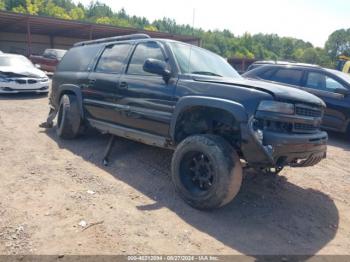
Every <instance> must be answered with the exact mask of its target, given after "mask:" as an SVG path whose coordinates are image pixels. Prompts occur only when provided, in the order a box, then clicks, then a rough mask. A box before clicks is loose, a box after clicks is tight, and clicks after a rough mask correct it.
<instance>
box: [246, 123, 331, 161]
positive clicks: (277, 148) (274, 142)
mask: <svg viewBox="0 0 350 262" xmlns="http://www.w3.org/2000/svg"><path fill="white" fill-rule="evenodd" d="M252 122H253V119H251V120H250V121H249V122H248V124H247V123H245V124H241V136H242V145H241V150H242V154H243V156H244V158H245V159H246V161H247V162H248V165H250V166H254V167H264V168H267V167H283V166H293V167H305V166H313V165H315V164H317V163H318V162H320V161H321V160H322V159H323V158H325V157H326V152H327V141H328V135H327V133H326V132H323V131H318V132H316V133H312V134H295V133H278V132H272V131H263V140H262V141H261V140H259V139H258V137H257V136H256V135H255V132H254V129H253V126H252Z"/></svg>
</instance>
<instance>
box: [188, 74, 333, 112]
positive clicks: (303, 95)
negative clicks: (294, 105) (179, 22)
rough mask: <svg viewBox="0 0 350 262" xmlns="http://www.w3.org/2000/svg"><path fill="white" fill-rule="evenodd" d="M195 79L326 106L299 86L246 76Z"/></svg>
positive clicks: (276, 97) (199, 77) (282, 98)
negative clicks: (294, 86) (246, 77)
mask: <svg viewBox="0 0 350 262" xmlns="http://www.w3.org/2000/svg"><path fill="white" fill-rule="evenodd" d="M193 79H194V80H195V81H201V82H211V83H218V84H226V85H235V86H241V87H246V88H253V89H256V90H260V91H264V92H267V93H269V94H271V95H272V96H273V97H274V98H275V99H276V100H280V101H293V102H303V103H310V104H315V105H319V106H323V107H325V106H326V105H325V103H324V102H323V101H322V100H321V99H320V98H318V97H317V96H314V95H313V94H310V93H308V92H306V91H303V90H300V89H298V88H293V87H289V86H285V85H279V84H274V83H271V82H267V81H259V80H250V79H245V78H237V79H231V78H222V77H206V76H204V77H202V76H194V77H193Z"/></svg>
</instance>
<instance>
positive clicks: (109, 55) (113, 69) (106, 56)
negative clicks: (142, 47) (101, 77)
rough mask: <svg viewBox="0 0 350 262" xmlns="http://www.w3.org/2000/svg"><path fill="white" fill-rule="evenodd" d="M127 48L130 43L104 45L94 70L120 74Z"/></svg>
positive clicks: (128, 48)
mask: <svg viewBox="0 0 350 262" xmlns="http://www.w3.org/2000/svg"><path fill="white" fill-rule="evenodd" d="M129 50H130V44H117V45H114V46H108V47H106V49H105V50H104V51H103V54H102V55H101V57H100V59H99V61H98V63H97V66H96V69H95V71H96V72H103V73H115V74H120V73H121V72H122V69H123V65H124V60H125V58H126V57H127V56H128V53H129Z"/></svg>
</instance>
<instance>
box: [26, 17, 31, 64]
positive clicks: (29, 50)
mask: <svg viewBox="0 0 350 262" xmlns="http://www.w3.org/2000/svg"><path fill="white" fill-rule="evenodd" d="M31 54H32V34H31V31H30V22H29V19H28V20H27V56H28V57H29V56H30V55H31Z"/></svg>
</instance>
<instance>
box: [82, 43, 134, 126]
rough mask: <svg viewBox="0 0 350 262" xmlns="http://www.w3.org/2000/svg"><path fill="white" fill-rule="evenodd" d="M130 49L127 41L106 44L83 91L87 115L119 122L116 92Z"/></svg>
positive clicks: (96, 118)
mask: <svg viewBox="0 0 350 262" xmlns="http://www.w3.org/2000/svg"><path fill="white" fill-rule="evenodd" d="M130 49H131V45H130V44H128V43H120V44H114V45H109V46H106V48H105V50H104V51H103V53H102V55H101V56H100V58H99V60H98V62H97V64H96V66H95V68H94V70H93V71H92V72H91V73H90V74H89V84H88V87H87V88H85V90H84V91H83V92H84V107H85V109H86V111H87V113H88V117H90V118H93V119H95V120H102V121H106V122H110V123H118V122H120V110H119V108H118V105H117V104H116V93H117V90H118V88H120V87H119V80H120V75H121V73H122V72H123V70H124V67H125V60H126V58H127V56H128V53H129V51H130Z"/></svg>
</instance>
